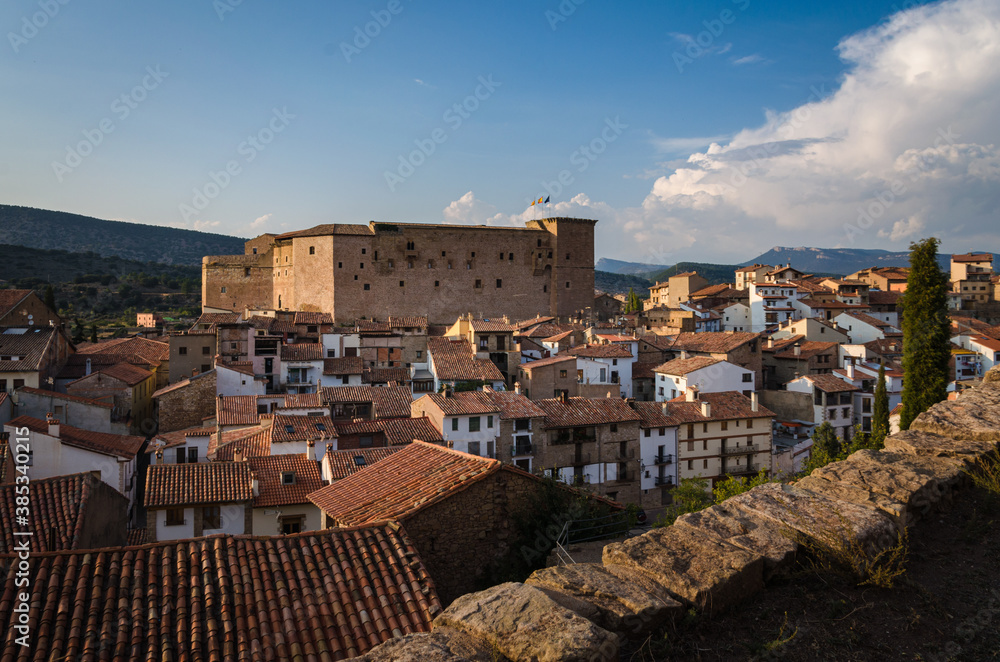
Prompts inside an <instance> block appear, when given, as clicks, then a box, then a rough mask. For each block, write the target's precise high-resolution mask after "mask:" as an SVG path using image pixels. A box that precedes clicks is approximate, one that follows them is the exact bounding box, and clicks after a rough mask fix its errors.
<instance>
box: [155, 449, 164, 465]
mask: <svg viewBox="0 0 1000 662" xmlns="http://www.w3.org/2000/svg"><path fill="white" fill-rule="evenodd" d="M156 463H157V464H163V449H162V448H157V449H156Z"/></svg>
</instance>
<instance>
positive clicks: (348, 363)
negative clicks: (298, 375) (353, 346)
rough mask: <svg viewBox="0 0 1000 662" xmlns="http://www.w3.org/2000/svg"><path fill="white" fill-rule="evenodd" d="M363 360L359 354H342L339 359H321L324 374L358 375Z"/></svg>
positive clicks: (361, 370)
mask: <svg viewBox="0 0 1000 662" xmlns="http://www.w3.org/2000/svg"><path fill="white" fill-rule="evenodd" d="M364 369H365V362H364V360H363V359H362V358H361V357H360V356H342V357H340V358H339V359H323V374H324V375H360V374H361V373H362V372H364Z"/></svg>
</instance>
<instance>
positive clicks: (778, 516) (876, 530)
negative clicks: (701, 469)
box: [725, 483, 898, 553]
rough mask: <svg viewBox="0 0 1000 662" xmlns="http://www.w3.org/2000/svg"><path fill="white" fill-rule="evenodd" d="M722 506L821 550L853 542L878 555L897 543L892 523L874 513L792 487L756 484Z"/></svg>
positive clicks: (841, 546) (840, 547)
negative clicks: (758, 520)
mask: <svg viewBox="0 0 1000 662" xmlns="http://www.w3.org/2000/svg"><path fill="white" fill-rule="evenodd" d="M725 503H726V505H727V506H728V507H730V508H733V509H736V510H742V511H745V512H748V513H751V514H754V515H756V516H758V517H761V518H763V519H766V520H770V521H772V522H774V523H775V524H777V525H778V526H779V527H781V528H782V530H783V531H785V532H786V535H788V536H790V537H792V538H798V539H804V540H807V541H809V542H810V543H811V544H814V545H819V546H821V547H827V548H831V549H842V548H843V547H844V545H845V544H847V543H856V544H858V545H860V546H861V548H862V549H864V550H865V551H867V552H869V553H878V552H880V551H882V550H883V549H886V548H888V547H891V546H893V545H895V544H896V543H897V542H898V534H897V531H896V526H895V524H894V523H893V521H892V520H891V519H890V518H889V517H887V516H886V515H884V514H882V513H880V512H878V511H877V510H874V509H872V508H869V507H865V506H859V505H857V504H855V503H851V502H849V501H834V500H832V499H827V498H826V497H823V496H820V495H819V494H816V493H814V492H809V491H807V490H804V489H801V488H799V487H795V486H792V485H782V484H780V483H768V484H766V485H760V486H758V487H755V488H753V489H752V490H749V491H747V492H744V493H743V494H740V495H737V496H734V497H731V498H729V499H726V502H725Z"/></svg>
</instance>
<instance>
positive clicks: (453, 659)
mask: <svg viewBox="0 0 1000 662" xmlns="http://www.w3.org/2000/svg"><path fill="white" fill-rule="evenodd" d="M351 660H353V661H354V662H466V661H468V662H507V660H508V658H507V657H505V656H503V655H502V654H500V653H499V651H497V650H495V649H494V648H492V647H491V646H489V645H488V644H485V643H484V642H482V641H477V640H476V639H473V638H472V637H471V636H469V635H468V634H466V633H464V632H460V631H458V630H454V629H452V628H435V629H434V631H432V632H418V633H414V634H408V635H406V636H403V637H397V638H395V639H390V640H389V641H387V642H385V643H383V644H380V645H378V646H376V647H375V648H373V649H371V650H370V651H368V652H367V653H365V654H364V655H361V656H359V657H352V658H351Z"/></svg>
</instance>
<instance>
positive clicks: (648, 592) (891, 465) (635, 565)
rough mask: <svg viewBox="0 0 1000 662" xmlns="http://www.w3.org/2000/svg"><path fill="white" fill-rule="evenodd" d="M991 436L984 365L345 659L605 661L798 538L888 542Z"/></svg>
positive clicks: (779, 555)
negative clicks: (807, 458) (659, 519)
mask: <svg viewBox="0 0 1000 662" xmlns="http://www.w3.org/2000/svg"><path fill="white" fill-rule="evenodd" d="M998 444H1000V370H997V369H994V370H991V371H990V372H989V373H988V374H987V376H986V378H985V380H984V383H983V384H982V385H980V386H979V387H977V388H975V389H973V390H970V391H967V392H965V393H963V394H962V396H961V397H959V399H958V400H953V401H945V402H941V403H938V404H937V405H935V406H934V407H932V408H931V409H930V410H929V411H927V412H925V413H923V414H921V415H920V416H919V417H917V419H916V420H915V421H914V422H913V425H912V426H911V429H910V430H909V431H906V432H901V433H898V434H894V435H892V436H891V437H889V438H888V439H887V440H886V445H885V449H884V450H881V451H870V450H862V451H858V452H857V453H854V454H853V455H851V456H850V457H848V458H847V459H846V460H843V461H841V462H835V463H832V464H829V465H827V466H825V467H823V468H822V469H818V470H816V471H814V472H813V473H812V474H811V475H810V476H808V477H806V478H803V479H801V480H799V481H797V482H795V483H793V484H788V485H783V484H777V483H770V484H767V485H762V486H760V487H756V488H754V489H752V490H750V491H748V492H745V493H743V494H741V495H739V496H735V497H732V498H730V499H727V500H726V501H724V502H723V503H721V504H718V505H715V506H711V507H709V508H707V509H705V510H702V511H700V512H697V513H691V514H688V515H684V516H682V517H680V518H678V520H677V522H676V523H675V524H674V525H672V526H669V527H665V528H659V529H653V530H651V531H649V532H647V533H645V534H643V535H641V536H637V537H635V538H630V539H628V540H626V541H624V542H618V543H612V544H610V545H607V546H606V547H605V548H604V556H603V562H602V563H599V564H571V565H565V566H558V567H552V568H545V569H543V570H539V571H537V572H535V573H534V574H533V575H532V576H531V577H529V578H528V580H527V581H526V582H525V583H523V584H521V583H508V584H501V585H499V586H494V587H492V588H490V589H487V590H485V591H480V592H478V593H472V594H468V595H464V596H462V597H460V598H458V599H456V600H455V601H454V602H453V603H452V604H451V605H450V606H449V607H448V608H447V609H446V610H445V611H444V612H443V613H441V614H440V615H439V616H438V617H437V618H436V619H435V621H434V630H433V631H432V632H431V633H427V634H419V635H411V636H410V637H409V638H408V640H407V641H406V642H401V641H394V642H390V643H387V644H383V645H382V646H379V647H377V648H375V649H372V650H371V651H369V652H368V653H367V654H366V655H365V656H363V657H361V658H358V659H363V660H373V661H374V660H388V659H403V658H406V655H407V654H413V655H415V657H413V658H410V659H421V660H428V661H434V660H446V659H454V658H453V657H449V656H450V655H453V652H452V651H457V650H461V651H462V653H461V654H462V656H464V657H467V658H469V659H482V660H489V659H499V658H498V655H502V656H504V657H505V658H507V659H511V660H521V659H534V660H539V661H545V660H608V661H613V660H618V651H619V645H620V643H621V641H622V640H624V639H631V640H638V641H642V640H643V639H645V638H646V637H647V636H649V634H650V633H651V632H654V631H656V630H657V629H659V628H662V627H664V626H668V625H669V624H670V622H671V621H672V620H674V619H677V618H680V617H682V616H683V614H684V613H685V612H686V611H687V610H688V609H692V608H693V609H697V610H699V611H701V612H703V613H706V614H716V613H719V612H722V611H724V610H726V609H728V608H730V607H733V606H734V605H737V604H739V603H740V602H741V601H743V600H746V599H747V598H749V597H750V596H752V595H753V594H754V593H756V592H758V591H760V590H763V589H765V587H766V585H767V583H768V581H769V580H770V579H771V577H772V576H774V575H775V573H777V572H779V571H781V570H782V569H783V568H787V567H788V566H790V565H791V564H792V563H793V562H794V561H795V557H796V554H797V552H798V551H799V549H800V546H801V545H802V544H803V543H805V544H808V545H810V546H812V547H818V548H829V547H837V546H843V545H845V544H846V545H858V546H860V547H861V548H862V549H864V550H866V551H867V552H868V553H869V554H877V553H879V552H880V551H882V550H885V549H888V548H890V547H892V546H894V545H895V544H897V541H898V536H899V533H900V532H901V531H902V530H903V529H904V528H908V527H910V526H912V525H913V524H914V523H915V522H916V521H917V520H919V519H921V518H925V517H930V516H933V515H934V513H935V512H937V511H938V509H939V508H942V507H947V505H948V504H949V502H950V501H951V500H952V499H953V498H955V496H956V493H957V492H958V491H959V490H960V488H961V487H962V486H963V485H964V484H965V483H966V482H967V479H966V477H965V474H966V473H967V471H968V470H969V468H970V467H971V465H972V463H973V462H975V461H976V460H978V459H980V458H982V457H984V456H985V455H986V454H988V453H991V452H995V451H996V450H997V448H998ZM786 581H787V580H786ZM431 642H433V644H434V645H433V646H429V644H430V643H431ZM388 647H391V650H392V655H393V656H395V657H387V656H386V654H385V652H384V651H386V650H387V649H388ZM418 651H419V655H418V654H417V652H418Z"/></svg>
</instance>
